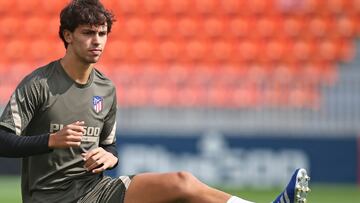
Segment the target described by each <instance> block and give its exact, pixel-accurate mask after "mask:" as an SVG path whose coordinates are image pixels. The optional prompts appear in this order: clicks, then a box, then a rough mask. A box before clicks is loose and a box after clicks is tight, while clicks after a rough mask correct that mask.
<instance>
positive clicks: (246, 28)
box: [229, 17, 253, 38]
mask: <svg viewBox="0 0 360 203" xmlns="http://www.w3.org/2000/svg"><path fill="white" fill-rule="evenodd" d="M252 25H253V20H252V19H251V18H247V17H236V18H232V19H231V20H230V22H229V32H230V34H231V35H232V36H233V37H235V38H248V37H249V36H250V33H252V30H253V27H252Z"/></svg>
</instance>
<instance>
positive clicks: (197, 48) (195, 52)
mask: <svg viewBox="0 0 360 203" xmlns="http://www.w3.org/2000/svg"><path fill="white" fill-rule="evenodd" d="M207 53H208V44H206V43H205V42H204V41H200V40H190V41H188V42H187V43H186V44H185V49H184V57H185V60H186V61H187V62H191V63H197V62H204V61H205V60H206V57H207V55H206V54H207Z"/></svg>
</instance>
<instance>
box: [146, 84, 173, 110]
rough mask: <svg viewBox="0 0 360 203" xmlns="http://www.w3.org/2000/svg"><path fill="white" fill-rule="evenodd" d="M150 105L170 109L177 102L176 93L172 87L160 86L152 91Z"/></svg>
mask: <svg viewBox="0 0 360 203" xmlns="http://www.w3.org/2000/svg"><path fill="white" fill-rule="evenodd" d="M149 100H150V105H152V106H157V107H170V106H173V105H174V103H175V101H176V92H175V90H174V89H173V88H172V87H171V86H167V85H159V86H155V87H152V88H151V89H150V98H149Z"/></svg>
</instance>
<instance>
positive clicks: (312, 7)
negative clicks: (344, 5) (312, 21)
mask: <svg viewBox="0 0 360 203" xmlns="http://www.w3.org/2000/svg"><path fill="white" fill-rule="evenodd" d="M321 1H322V0H304V1H303V2H302V10H303V12H304V13H305V14H306V15H316V13H323V12H324V6H323V5H322V2H321Z"/></svg>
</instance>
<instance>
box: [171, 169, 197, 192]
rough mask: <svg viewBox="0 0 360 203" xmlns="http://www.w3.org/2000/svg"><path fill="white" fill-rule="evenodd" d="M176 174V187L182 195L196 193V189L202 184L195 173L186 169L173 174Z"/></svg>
mask: <svg viewBox="0 0 360 203" xmlns="http://www.w3.org/2000/svg"><path fill="white" fill-rule="evenodd" d="M173 175H174V176H175V182H174V184H175V187H176V190H178V191H179V192H180V193H181V194H182V196H192V195H194V194H196V191H197V190H198V189H199V188H198V187H199V186H200V185H199V184H198V182H199V181H198V180H197V179H196V177H195V176H194V175H192V174H191V173H189V172H186V171H179V172H176V173H174V174H173Z"/></svg>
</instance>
